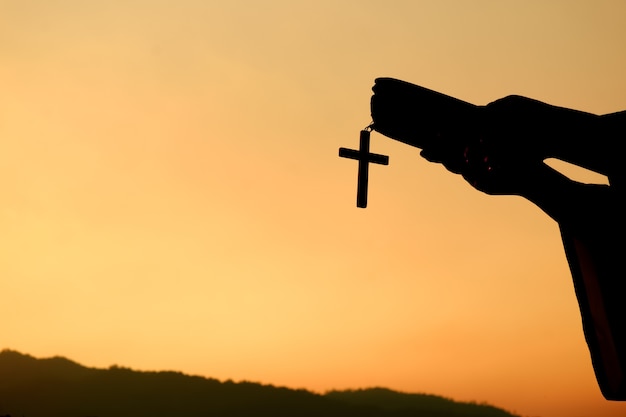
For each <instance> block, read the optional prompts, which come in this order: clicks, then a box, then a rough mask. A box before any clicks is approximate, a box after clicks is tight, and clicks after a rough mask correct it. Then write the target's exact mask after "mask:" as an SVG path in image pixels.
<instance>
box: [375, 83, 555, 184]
mask: <svg viewBox="0 0 626 417" xmlns="http://www.w3.org/2000/svg"><path fill="white" fill-rule="evenodd" d="M373 91H374V96H373V97H372V103H371V104H372V117H373V119H374V129H375V130H376V131H378V132H380V133H382V134H384V135H385V136H389V137H391V138H393V139H396V140H399V141H402V142H404V143H408V144H410V145H413V146H416V147H418V148H421V149H422V152H421V156H422V157H424V158H425V159H427V160H428V161H430V162H437V163H441V164H443V165H444V166H445V167H446V168H447V169H448V170H449V171H451V172H453V173H456V174H460V175H462V176H463V178H465V180H466V181H467V182H469V183H470V184H471V185H472V186H473V187H475V188H476V189H478V190H480V191H483V192H485V193H488V194H513V195H527V193H528V192H529V191H532V192H535V193H536V192H537V187H541V185H542V182H541V177H542V176H543V175H546V174H547V173H549V171H553V170H552V169H551V168H550V167H548V166H547V165H545V164H544V163H543V157H542V155H541V152H539V151H538V149H537V146H536V143H537V139H536V136H537V132H538V131H540V129H541V123H542V121H543V120H544V118H545V112H546V109H547V108H552V106H548V105H546V104H545V103H542V102H539V101H536V100H531V99H528V98H525V97H521V96H508V97H505V98H503V99H500V100H497V101H494V102H493V103H490V104H488V105H487V106H475V105H473V104H470V103H466V102H464V101H461V100H458V99H455V98H453V97H449V96H446V95H444V94H441V93H437V92H435V91H432V90H428V89H425V88H423V87H419V86H415V85H413V84H410V83H405V82H403V81H399V80H395V79H389V78H379V79H377V80H376V84H375V85H374V88H373Z"/></svg>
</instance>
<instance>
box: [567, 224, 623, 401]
mask: <svg viewBox="0 0 626 417" xmlns="http://www.w3.org/2000/svg"><path fill="white" fill-rule="evenodd" d="M610 217H612V216H609V218H608V220H611V219H610ZM605 219H607V218H605ZM623 223H624V222H623V221H621V222H620V224H616V223H615V222H614V221H613V222H609V224H602V225H595V226H596V227H592V228H588V229H586V230H585V229H582V230H581V229H579V228H575V229H572V228H568V227H564V226H563V225H562V224H561V225H560V229H561V236H562V239H563V244H564V248H565V254H566V256H567V260H568V262H569V266H570V270H571V273H572V278H573V281H574V289H575V292H576V297H577V299H578V304H579V306H580V313H581V317H582V326H583V331H584V334H585V339H586V341H587V345H588V347H589V352H590V354H591V362H592V364H593V369H594V371H595V375H596V378H597V381H598V384H599V386H600V390H601V391H602V394H603V395H604V397H605V398H606V399H607V400H626V300H624V284H626V280H625V279H624V276H625V275H624V273H626V262H625V260H624V259H625V257H624V249H626V244H625V242H626V235H624V234H623V233H622V232H624V227H623V226H624V224H623ZM611 226H613V227H611ZM620 226H621V227H620Z"/></svg>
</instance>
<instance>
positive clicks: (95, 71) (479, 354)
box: [0, 0, 626, 417]
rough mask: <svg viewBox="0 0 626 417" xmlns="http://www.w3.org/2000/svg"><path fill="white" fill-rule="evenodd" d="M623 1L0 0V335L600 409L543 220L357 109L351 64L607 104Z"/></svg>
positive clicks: (461, 88) (189, 369)
mask: <svg viewBox="0 0 626 417" xmlns="http://www.w3.org/2000/svg"><path fill="white" fill-rule="evenodd" d="M625 19H626V3H624V2H622V1H573V0H568V1H549V2H546V1H539V0H537V1H526V2H514V1H486V0H485V1H472V2H469V1H462V0H459V1H435V0H432V1H394V2H383V1H364V0H361V1H356V0H354V1H348V0H342V1H335V0H333V1H330V0H318V1H315V2H294V1H287V0H285V1H278V0H272V1H269V0H268V1H262V2H261V1H258V2H255V1H230V2H226V1H219V2H218V1H215V2H211V1H201V0H196V1H192V0H186V1H177V2H166V1H157V0H151V1H149V0H131V1H126V0H125V1H121V0H120V1H93V2H84V1H79V0H75V1H69V0H68V1H55V2H49V1H46V0H41V1H35V0H32V1H28V0H26V1H24V0H19V1H17V0H16V1H11V0H9V1H3V2H1V3H0V91H1V92H2V93H1V95H0V185H1V189H2V194H1V195H2V205H1V206H0V213H1V214H0V234H1V235H2V239H0V276H1V277H2V279H1V280H0V294H2V305H3V318H2V320H1V321H0V334H1V335H2V337H1V339H0V348H11V349H16V350H19V351H22V352H24V353H29V354H32V355H35V356H39V357H41V356H52V355H63V356H66V357H69V358H71V359H73V360H76V361H78V362H80V363H83V364H85V365H88V366H98V367H107V366H109V365H111V364H119V365H123V366H128V367H132V368H135V369H146V370H148V369H150V370H155V369H174V370H180V371H184V372H186V373H192V374H201V375H206V376H211V377H215V378H219V379H228V378H232V379H234V380H241V379H246V380H252V381H259V382H264V383H272V384H275V385H286V386H290V387H294V388H295V387H305V388H308V389H312V390H317V391H324V390H327V389H332V388H358V387H369V386H386V387H390V388H393V389H397V390H403V391H410V392H428V393H433V394H439V395H444V396H448V397H452V398H455V399H458V400H476V401H486V402H489V403H491V404H494V405H497V406H500V407H503V408H506V409H508V410H510V411H513V412H516V413H519V414H522V415H525V416H546V417H547V416H551V417H578V416H592V415H593V416H597V415H601V416H607V417H612V416H623V415H624V414H626V404H624V403H616V402H608V401H605V400H604V399H603V398H602V396H601V394H600V392H599V389H598V387H597V384H596V381H595V377H594V375H593V370H592V367H591V361H590V359H589V354H588V351H587V347H586V344H585V342H584V338H583V333H582V328H581V322H580V315H579V312H578V304H577V302H576V299H575V295H574V291H573V287H572V282H571V277H570V275H569V270H568V267H567V263H566V260H565V256H564V253H563V249H562V246H561V242H560V238H559V234H558V228H557V225H556V224H555V223H554V222H553V221H551V220H550V219H549V218H548V217H547V216H545V215H544V214H542V213H541V211H540V210H539V209H537V208H536V207H534V206H532V205H531V204H530V203H528V202H526V201H524V200H522V199H521V198H519V197H506V196H501V197H491V196H486V195H483V194H481V193H479V192H477V191H475V190H473V189H471V187H469V186H468V185H467V184H466V183H465V182H464V181H463V180H462V179H461V178H460V177H456V176H454V175H452V174H450V173H449V172H447V171H446V170H445V169H444V168H443V167H441V166H437V165H433V164H430V163H428V162H426V161H425V160H423V159H421V158H420V157H419V150H418V149H415V148H410V147H408V146H406V145H402V144H400V143H397V142H394V141H392V140H390V139H387V138H384V137H382V136H380V135H378V134H373V136H372V151H374V152H377V153H383V154H387V155H389V156H390V166H388V167H381V166H373V167H372V168H371V169H370V202H369V207H368V208H367V209H366V210H361V209H357V208H356V207H355V191H356V163H355V162H354V161H347V160H344V159H340V158H338V157H337V149H338V148H339V147H340V146H347V147H354V146H357V144H358V132H359V130H360V129H361V128H363V127H364V126H365V125H367V124H368V123H369V121H370V116H369V97H370V95H371V90H370V88H371V86H372V85H373V81H374V79H375V78H376V77H379V76H391V77H396V78H401V79H405V80H408V81H411V82H414V83H417V84H420V85H423V86H425V87H428V88H432V89H435V90H438V91H441V92H444V93H447V94H450V95H453V96H455V97H458V98H460V99H463V100H466V101H469V102H472V103H475V104H486V103H488V102H490V101H492V100H494V99H497V98H499V97H502V96H505V95H508V94H522V95H526V96H529V97H532V98H536V99H539V100H542V101H546V102H548V103H551V104H556V105H561V106H566V107H571V108H575V109H579V110H585V111H589V112H593V113H599V114H600V113H608V112H613V111H618V110H623V109H626V77H624V74H626V55H625V54H624V52H623V51H624V43H625V41H626V26H624V21H625Z"/></svg>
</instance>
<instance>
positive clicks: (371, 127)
mask: <svg viewBox="0 0 626 417" xmlns="http://www.w3.org/2000/svg"><path fill="white" fill-rule="evenodd" d="M363 130H366V131H368V132H371V131H372V130H374V122H371V123H370V124H369V125H367V126H366V127H365V129H363Z"/></svg>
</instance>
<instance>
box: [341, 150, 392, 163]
mask: <svg viewBox="0 0 626 417" xmlns="http://www.w3.org/2000/svg"><path fill="white" fill-rule="evenodd" d="M339 156H340V157H342V158H350V159H356V160H359V161H360V160H363V161H367V162H371V163H374V164H380V165H389V157H388V156H387V155H380V154H377V153H370V154H367V155H364V154H363V152H361V151H357V150H355V149H348V148H339Z"/></svg>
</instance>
